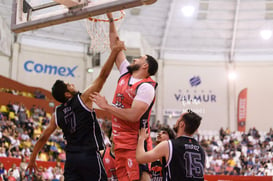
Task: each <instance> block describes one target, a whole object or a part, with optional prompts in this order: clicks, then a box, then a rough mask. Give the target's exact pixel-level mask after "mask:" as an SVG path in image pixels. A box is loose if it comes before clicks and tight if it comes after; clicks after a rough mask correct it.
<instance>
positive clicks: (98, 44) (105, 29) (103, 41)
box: [86, 11, 125, 53]
mask: <svg viewBox="0 0 273 181" xmlns="http://www.w3.org/2000/svg"><path fill="white" fill-rule="evenodd" d="M112 15H113V21H114V22H116V23H115V25H116V28H117V30H118V29H119V27H120V25H121V23H122V20H123V19H124V17H125V12H124V11H119V12H113V13H112ZM86 29H87V33H88V35H89V37H90V40H91V42H90V47H89V49H90V50H91V52H93V53H98V52H100V53H103V52H105V51H106V50H107V49H109V48H110V41H109V19H108V18H107V16H106V15H99V16H95V17H89V18H88V19H87V20H86Z"/></svg>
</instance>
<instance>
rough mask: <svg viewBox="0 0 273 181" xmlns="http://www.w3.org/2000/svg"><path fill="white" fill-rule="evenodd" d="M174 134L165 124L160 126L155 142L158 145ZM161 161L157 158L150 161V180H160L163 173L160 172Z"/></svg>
mask: <svg viewBox="0 0 273 181" xmlns="http://www.w3.org/2000/svg"><path fill="white" fill-rule="evenodd" d="M174 138H175V135H174V132H173V131H172V129H171V128H169V127H167V126H163V127H161V128H160V129H159V130H158V132H157V136H156V144H157V145H158V144H159V143H161V142H162V141H166V140H169V139H174ZM162 171H163V170H162V163H161V160H160V159H158V160H156V161H154V162H152V163H151V171H150V173H151V181H162V180H163V173H162Z"/></svg>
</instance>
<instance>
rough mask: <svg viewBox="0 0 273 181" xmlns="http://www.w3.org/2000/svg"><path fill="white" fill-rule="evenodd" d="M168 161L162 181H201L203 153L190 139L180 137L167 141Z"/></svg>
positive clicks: (203, 163) (202, 178) (197, 144)
mask: <svg viewBox="0 0 273 181" xmlns="http://www.w3.org/2000/svg"><path fill="white" fill-rule="evenodd" d="M168 144H169V150H170V154H169V159H168V162H167V164H166V169H165V170H166V174H165V177H166V178H164V180H171V181H176V180H179V181H181V180H183V181H201V180H202V181H203V180H204V167H205V152H204V150H203V148H202V147H201V146H200V145H199V143H198V142H197V141H196V140H195V139H194V138H191V137H187V136H181V137H179V138H177V139H174V140H169V141H168Z"/></svg>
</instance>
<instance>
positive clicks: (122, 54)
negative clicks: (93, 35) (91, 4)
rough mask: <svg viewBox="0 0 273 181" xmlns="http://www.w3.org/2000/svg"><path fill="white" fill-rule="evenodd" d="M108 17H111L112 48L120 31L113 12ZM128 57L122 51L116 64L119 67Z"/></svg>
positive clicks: (110, 35) (110, 37) (110, 36)
mask: <svg viewBox="0 0 273 181" xmlns="http://www.w3.org/2000/svg"><path fill="white" fill-rule="evenodd" d="M107 17H108V19H109V39H110V48H111V49H112V47H113V45H114V42H115V39H116V38H117V37H118V32H117V29H116V25H115V21H114V19H113V15H112V13H107ZM125 59H126V57H125V54H124V52H123V51H121V52H120V53H119V54H118V56H117V58H116V66H117V68H118V69H119V67H120V65H121V62H123V61H124V60H125Z"/></svg>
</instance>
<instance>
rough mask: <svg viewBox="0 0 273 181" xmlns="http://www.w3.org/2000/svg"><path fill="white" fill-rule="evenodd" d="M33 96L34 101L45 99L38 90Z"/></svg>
mask: <svg viewBox="0 0 273 181" xmlns="http://www.w3.org/2000/svg"><path fill="white" fill-rule="evenodd" d="M33 94H34V97H35V98H36V99H45V95H44V94H43V93H42V92H41V91H40V90H39V89H36V90H35V91H34V93H33Z"/></svg>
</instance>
